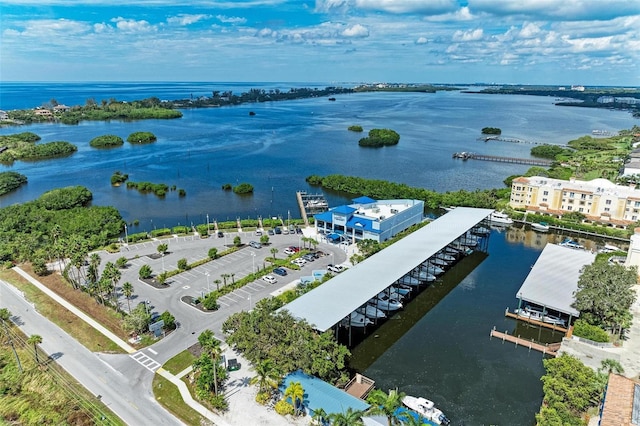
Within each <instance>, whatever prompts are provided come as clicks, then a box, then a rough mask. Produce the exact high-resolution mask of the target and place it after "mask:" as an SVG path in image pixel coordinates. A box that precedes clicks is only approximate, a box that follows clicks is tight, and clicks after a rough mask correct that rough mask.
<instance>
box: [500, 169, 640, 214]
mask: <svg viewBox="0 0 640 426" xmlns="http://www.w3.org/2000/svg"><path fill="white" fill-rule="evenodd" d="M509 205H510V206H511V207H513V208H514V209H521V210H525V211H529V212H537V213H542V214H551V215H558V216H561V215H563V214H566V213H570V212H578V213H582V214H584V215H585V217H586V218H587V219H588V220H593V221H600V222H609V223H611V224H613V225H619V226H626V225H629V224H631V223H634V222H637V221H638V220H640V190H637V189H635V186H633V185H632V186H624V185H616V184H614V183H613V182H611V181H608V180H606V179H594V180H590V181H581V180H577V179H573V178H572V179H571V180H561V179H551V178H548V177H541V176H532V177H519V178H516V179H514V180H513V182H512V184H511V199H510V202H509Z"/></svg>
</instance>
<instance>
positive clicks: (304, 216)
mask: <svg viewBox="0 0 640 426" xmlns="http://www.w3.org/2000/svg"><path fill="white" fill-rule="evenodd" d="M296 198H297V200H298V207H299V208H300V215H301V216H302V220H303V221H304V226H309V218H308V217H307V210H306V209H305V208H304V201H302V192H300V191H298V192H296Z"/></svg>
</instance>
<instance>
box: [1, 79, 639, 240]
mask: <svg viewBox="0 0 640 426" xmlns="http://www.w3.org/2000/svg"><path fill="white" fill-rule="evenodd" d="M254 86H255V87H262V86H259V85H258V84H255V85H254ZM46 87H48V86H44V87H42V85H27V86H26V87H25V90H24V95H23V96H20V95H19V94H20V93H21V92H20V86H19V85H9V86H7V85H6V84H5V85H2V86H1V88H2V93H3V95H2V102H3V103H2V105H3V108H6V109H10V108H14V107H24V104H25V103H28V104H29V105H32V106H35V105H40V104H42V103H43V102H47V101H48V100H49V99H51V98H52V97H55V98H56V99H57V100H58V102H61V103H66V104H77V103H83V100H84V99H87V98H89V97H94V98H95V99H108V98H110V97H111V96H113V97H115V98H118V99H125V98H126V99H135V98H144V97H149V96H153V95H156V96H159V97H161V98H184V97H188V96H189V94H190V93H192V92H193V93H194V96H199V95H201V94H208V93H209V92H210V91H211V90H226V89H229V90H234V91H235V92H242V91H246V90H248V89H249V88H251V87H252V85H250V84H246V83H244V84H242V85H231V84H229V85H228V86H226V85H223V84H214V85H211V84H209V85H207V84H205V83H184V84H177V85H167V84H161V83H130V84H121V83H108V84H92V85H85V84H59V85H54V86H53V87H51V88H49V89H45V88H46ZM275 87H278V86H277V85H274V84H271V86H267V88H275ZM280 87H281V88H283V89H284V88H286V87H288V85H287V84H286V83H283V84H282V85H280ZM67 93H68V95H67V96H68V98H69V99H70V100H68V99H67V98H65V97H64V96H63V95H66V94H67ZM110 95H111V96H110ZM551 102H552V99H549V98H537V97H531V96H526V97H525V96H498V95H488V96H484V95H468V94H462V93H458V92H439V93H436V94H400V93H368V94H353V95H343V96H337V101H336V102H329V101H327V100H326V99H324V98H320V99H304V100H298V101H291V102H274V103H263V104H252V105H242V106H239V107H228V108H227V107H225V108H211V109H195V110H184V111H183V113H184V117H183V118H181V119H178V120H145V121H138V122H122V121H112V122H83V123H81V124H79V125H76V126H67V125H61V124H38V125H32V126H24V127H20V128H3V129H0V134H10V133H16V132H21V131H31V132H34V133H37V134H38V135H40V136H41V137H42V142H50V141H55V140H65V141H69V142H72V143H74V144H76V145H77V146H78V152H77V153H75V154H74V155H72V156H70V157H68V158H64V159H52V160H47V161H40V162H16V163H15V164H13V165H11V166H0V171H4V170H15V171H17V172H20V173H23V174H25V175H26V176H27V177H28V179H29V183H28V185H26V186H24V187H23V188H21V189H20V190H18V191H16V192H14V193H12V194H9V195H6V196H4V197H2V198H0V203H1V205H8V204H12V203H17V202H24V201H27V200H31V199H34V198H37V197H38V196H39V195H40V194H41V193H43V192H44V191H47V190H50V189H53V188H57V187H60V186H67V185H77V184H82V185H85V186H87V187H88V188H89V189H90V190H91V191H92V192H93V194H94V203H95V204H98V205H113V206H115V207H117V208H118V209H119V210H120V211H121V212H122V214H123V216H124V218H125V219H126V220H127V221H129V222H132V221H134V220H136V219H138V220H140V226H139V229H132V232H137V231H140V230H148V229H152V228H154V227H160V226H174V225H176V224H188V223H191V222H194V223H205V222H206V215H207V214H209V217H210V219H211V220H214V219H217V220H227V219H235V218H236V217H241V218H246V217H256V216H258V215H260V216H263V217H266V216H275V215H281V216H283V217H286V216H287V214H288V212H290V213H291V215H292V216H293V217H298V216H299V213H298V210H297V205H296V203H295V191H296V190H307V191H310V192H314V191H315V189H314V188H311V187H309V185H307V184H306V182H305V181H304V178H305V177H306V176H308V175H310V174H320V175H327V174H331V173H340V174H346V175H354V176H361V177H366V178H376V179H387V180H391V181H395V182H403V183H406V184H409V185H415V186H421V187H427V188H430V189H434V190H437V191H448V190H457V189H460V188H463V189H467V190H475V189H478V188H480V189H485V188H496V187H502V186H503V183H502V181H503V180H504V178H505V177H506V176H509V175H512V174H518V173H523V172H524V171H526V170H527V168H528V167H527V166H523V165H507V164H501V163H491V162H482V161H466V162H462V161H461V160H454V159H452V158H451V155H452V153H453V152H456V151H475V152H479V153H484V154H490V155H504V156H514V157H528V156H529V151H530V149H531V147H532V145H528V144H515V143H503V142H489V143H484V142H479V141H477V140H476V138H477V137H478V136H479V134H480V129H481V128H482V127H485V126H494V127H500V128H502V129H503V134H504V135H505V136H510V137H518V138H523V139H527V140H531V141H544V142H549V143H564V142H566V141H567V140H570V139H572V138H575V137H578V136H581V135H584V134H590V133H591V130H592V129H596V128H597V129H611V130H618V129H624V128H630V127H631V126H632V125H633V123H634V121H633V119H632V117H631V116H630V115H629V114H627V113H623V112H610V111H601V110H593V109H579V108H561V107H555V106H553V105H552V104H551ZM249 111H254V112H255V113H256V115H255V116H253V117H250V116H249ZM353 124H359V125H361V126H363V128H364V129H365V131H368V130H370V129H372V128H390V129H393V130H396V131H397V132H398V133H399V134H400V135H401V140H400V143H399V144H398V145H397V146H395V147H387V148H384V149H365V148H360V147H358V145H357V141H358V139H359V138H360V137H362V136H363V135H362V134H357V133H353V132H349V131H347V127H348V126H350V125H353ZM135 131H151V132H153V133H154V134H156V136H157V137H158V142H156V143H155V144H151V145H146V146H131V145H130V144H128V143H126V142H125V145H124V146H122V147H120V148H115V149H111V150H97V149H93V148H91V147H89V141H90V140H91V139H93V138H94V137H96V136H100V135H104V134H115V135H118V136H120V137H122V138H123V139H125V140H126V138H127V136H128V135H129V134H130V133H132V132H135ZM116 170H119V171H121V172H123V173H128V174H129V177H130V179H131V180H133V181H151V182H156V183H160V182H162V183H166V184H168V185H170V186H171V185H176V186H177V187H178V188H183V189H185V190H186V192H187V196H186V197H184V198H178V196H177V194H176V193H170V194H168V195H167V196H166V198H164V199H159V198H157V197H155V196H154V195H141V194H139V193H137V192H136V191H131V190H127V189H126V188H124V187H119V188H114V187H112V186H111V185H110V183H109V178H110V176H111V174H112V173H113V172H114V171H116ZM227 182H228V183H232V184H237V183H241V182H249V183H251V184H252V185H254V187H255V193H254V195H253V196H249V197H240V196H237V195H235V194H233V193H226V192H223V191H222V190H221V189H220V187H221V185H223V184H224V183H227ZM329 201H330V204H331V205H336V204H338V203H342V202H344V201H345V200H344V199H343V198H341V197H339V196H330V197H329Z"/></svg>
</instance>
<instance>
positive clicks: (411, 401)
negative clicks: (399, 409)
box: [402, 395, 451, 425]
mask: <svg viewBox="0 0 640 426" xmlns="http://www.w3.org/2000/svg"><path fill="white" fill-rule="evenodd" d="M402 405H404V406H405V407H407V408H408V409H410V410H412V411H415V412H416V413H418V414H419V415H420V416H422V417H423V418H424V419H426V420H428V421H430V422H433V423H435V424H437V425H448V424H449V423H451V421H450V420H449V419H448V418H447V416H445V415H444V413H443V412H442V411H440V410H439V409H437V408H436V406H435V404H434V403H433V401H429V400H428V399H426V398H421V397H415V396H411V395H407V396H405V397H404V398H402Z"/></svg>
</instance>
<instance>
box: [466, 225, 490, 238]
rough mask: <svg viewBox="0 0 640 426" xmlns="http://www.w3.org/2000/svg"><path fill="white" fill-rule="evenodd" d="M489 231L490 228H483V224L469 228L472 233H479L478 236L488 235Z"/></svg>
mask: <svg viewBox="0 0 640 426" xmlns="http://www.w3.org/2000/svg"><path fill="white" fill-rule="evenodd" d="M490 232H491V230H490V229H489V228H485V227H484V226H479V227H477V228H473V229H472V230H471V233H472V234H475V235H480V236H485V235H489V233H490Z"/></svg>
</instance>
